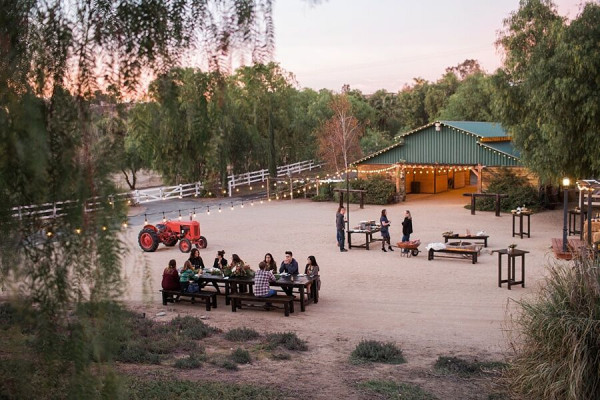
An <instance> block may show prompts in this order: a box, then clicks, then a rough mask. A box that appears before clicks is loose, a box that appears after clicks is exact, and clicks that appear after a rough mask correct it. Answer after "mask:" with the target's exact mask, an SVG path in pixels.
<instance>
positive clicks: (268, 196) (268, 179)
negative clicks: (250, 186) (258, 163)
mask: <svg viewBox="0 0 600 400" xmlns="http://www.w3.org/2000/svg"><path fill="white" fill-rule="evenodd" d="M270 198H271V179H270V176H267V201H269V199H270Z"/></svg>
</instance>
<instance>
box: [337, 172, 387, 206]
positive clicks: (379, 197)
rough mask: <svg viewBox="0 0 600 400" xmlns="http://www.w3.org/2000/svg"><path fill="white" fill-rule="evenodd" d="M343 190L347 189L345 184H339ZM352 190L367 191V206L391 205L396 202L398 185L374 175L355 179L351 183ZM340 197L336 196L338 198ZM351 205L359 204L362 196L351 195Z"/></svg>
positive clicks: (383, 177) (384, 177)
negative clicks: (395, 196)
mask: <svg viewBox="0 0 600 400" xmlns="http://www.w3.org/2000/svg"><path fill="white" fill-rule="evenodd" d="M338 187H339V188H341V189H345V188H346V184H345V183H340V184H338ZM350 189H361V190H366V191H367V193H366V195H365V203H367V204H389V203H392V202H393V201H394V195H395V193H396V185H395V184H394V183H393V182H392V181H390V180H389V179H388V178H387V177H386V176H382V175H378V174H373V175H370V176H369V177H368V178H367V179H353V180H351V181H350ZM337 196H339V195H336V197H337ZM350 202H351V203H359V202H360V195H359V194H356V193H352V194H350Z"/></svg>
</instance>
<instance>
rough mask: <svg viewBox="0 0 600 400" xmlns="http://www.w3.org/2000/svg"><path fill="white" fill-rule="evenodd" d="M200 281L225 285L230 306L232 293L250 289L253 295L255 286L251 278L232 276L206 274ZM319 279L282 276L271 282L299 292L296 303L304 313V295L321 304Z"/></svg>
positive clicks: (314, 277) (201, 276)
mask: <svg viewBox="0 0 600 400" xmlns="http://www.w3.org/2000/svg"><path fill="white" fill-rule="evenodd" d="M197 279H198V280H203V281H206V282H215V283H217V284H223V285H224V286H225V296H226V297H225V304H226V305H229V304H230V299H229V295H230V294H232V293H238V292H244V287H248V291H249V293H250V294H252V293H253V291H252V288H253V286H254V278H253V277H249V276H231V277H224V276H221V275H210V274H207V273H204V274H202V275H198V277H197ZM310 283H314V284H313V285H310V292H308V293H307V291H306V288H307V287H308V285H309V284H310ZM318 284H319V277H318V276H307V275H304V276H301V275H289V276H285V277H284V276H282V277H280V278H279V279H277V280H276V281H275V282H271V286H279V287H282V288H283V287H291V288H292V290H297V291H298V293H299V294H300V296H299V297H300V298H299V299H296V301H299V302H300V311H302V312H304V311H305V308H306V304H307V302H306V300H304V294H305V293H307V294H308V297H309V300H311V301H312V302H313V303H318V302H319V288H318V286H319V285H318Z"/></svg>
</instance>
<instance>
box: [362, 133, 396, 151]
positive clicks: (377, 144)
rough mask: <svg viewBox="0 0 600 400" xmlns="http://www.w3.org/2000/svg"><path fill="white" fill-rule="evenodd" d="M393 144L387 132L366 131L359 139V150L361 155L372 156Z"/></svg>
mask: <svg viewBox="0 0 600 400" xmlns="http://www.w3.org/2000/svg"><path fill="white" fill-rule="evenodd" d="M392 144H394V141H393V139H392V138H390V135H389V133H388V132H381V131H376V130H372V129H367V130H366V132H365V134H364V135H363V137H362V138H361V139H360V148H361V150H362V152H363V154H372V153H375V152H376V151H379V150H381V149H383V148H386V147H388V146H390V145H392Z"/></svg>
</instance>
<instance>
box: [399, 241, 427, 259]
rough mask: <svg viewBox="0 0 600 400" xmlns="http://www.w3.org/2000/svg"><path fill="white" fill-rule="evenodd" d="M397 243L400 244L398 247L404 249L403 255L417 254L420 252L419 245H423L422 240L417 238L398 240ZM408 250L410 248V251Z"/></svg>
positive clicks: (401, 253)
mask: <svg viewBox="0 0 600 400" xmlns="http://www.w3.org/2000/svg"><path fill="white" fill-rule="evenodd" d="M396 245H397V246H398V248H400V249H402V251H401V252H400V255H401V256H406V257H410V256H416V255H418V254H419V246H420V245H421V240H419V239H415V240H409V241H408V242H398V243H396ZM406 250H408V252H405V251H406Z"/></svg>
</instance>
